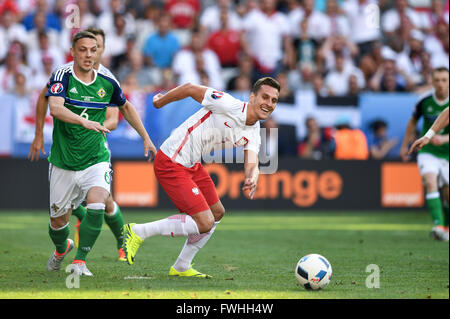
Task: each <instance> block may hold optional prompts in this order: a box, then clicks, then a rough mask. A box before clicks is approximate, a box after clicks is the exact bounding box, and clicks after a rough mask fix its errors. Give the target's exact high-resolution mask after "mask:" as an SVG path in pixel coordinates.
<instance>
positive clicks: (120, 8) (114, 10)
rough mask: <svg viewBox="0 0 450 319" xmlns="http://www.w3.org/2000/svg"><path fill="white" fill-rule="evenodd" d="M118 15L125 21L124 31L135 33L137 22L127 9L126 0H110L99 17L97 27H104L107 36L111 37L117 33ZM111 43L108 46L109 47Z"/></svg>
mask: <svg viewBox="0 0 450 319" xmlns="http://www.w3.org/2000/svg"><path fill="white" fill-rule="evenodd" d="M117 17H121V19H123V20H124V21H123V22H120V23H121V24H123V28H124V29H123V31H122V32H123V33H125V34H134V33H135V32H136V23H135V20H134V17H133V16H132V15H131V14H130V13H129V12H126V11H125V0H110V1H109V4H108V6H107V7H106V8H104V10H103V12H102V13H101V14H100V15H99V17H98V18H97V27H98V28H100V29H103V30H104V31H105V33H106V36H107V37H108V38H110V33H112V35H114V34H117V30H116V29H117ZM108 47H109V45H107V46H106V48H108Z"/></svg>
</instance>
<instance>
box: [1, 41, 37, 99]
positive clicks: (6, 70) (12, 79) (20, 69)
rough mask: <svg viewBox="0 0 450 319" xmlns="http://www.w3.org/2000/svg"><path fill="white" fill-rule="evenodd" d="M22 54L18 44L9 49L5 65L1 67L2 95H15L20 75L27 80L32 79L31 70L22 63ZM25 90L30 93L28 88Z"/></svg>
mask: <svg viewBox="0 0 450 319" xmlns="http://www.w3.org/2000/svg"><path fill="white" fill-rule="evenodd" d="M22 54H23V53H22V51H21V48H20V46H19V45H18V44H17V43H13V44H12V45H11V47H10V48H9V50H8V53H7V54H6V58H5V63H4V64H2V65H0V94H2V93H5V94H7V93H14V91H15V90H16V76H17V74H18V73H21V74H22V75H24V76H25V78H26V79H31V70H30V69H29V68H28V67H27V66H25V65H24V64H23V63H22ZM27 85H29V84H28V83H27ZM24 89H25V90H26V91H28V89H27V88H24Z"/></svg>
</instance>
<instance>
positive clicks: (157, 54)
mask: <svg viewBox="0 0 450 319" xmlns="http://www.w3.org/2000/svg"><path fill="white" fill-rule="evenodd" d="M171 21H172V19H171V17H170V15H168V14H163V15H161V16H160V17H159V20H158V31H157V32H155V33H154V34H152V35H151V36H150V37H149V38H148V39H147V40H146V41H145V44H144V46H143V48H142V52H143V54H144V57H145V64H146V65H153V66H156V67H158V68H170V67H171V65H172V61H173V57H174V56H175V54H176V53H177V52H178V51H179V50H180V44H179V42H178V38H177V37H176V36H175V34H174V33H173V32H171Z"/></svg>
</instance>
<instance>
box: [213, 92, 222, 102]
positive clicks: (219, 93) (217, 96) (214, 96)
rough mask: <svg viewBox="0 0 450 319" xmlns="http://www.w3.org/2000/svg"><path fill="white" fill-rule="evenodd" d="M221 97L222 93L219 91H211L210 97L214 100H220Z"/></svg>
mask: <svg viewBox="0 0 450 319" xmlns="http://www.w3.org/2000/svg"><path fill="white" fill-rule="evenodd" d="M222 96H223V92H220V91H213V92H212V93H211V97H212V98H213V99H214V100H218V99H220V98H221V97H222Z"/></svg>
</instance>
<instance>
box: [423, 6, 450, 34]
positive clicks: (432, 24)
mask: <svg viewBox="0 0 450 319" xmlns="http://www.w3.org/2000/svg"><path fill="white" fill-rule="evenodd" d="M447 3H448V2H447ZM422 22H423V29H424V30H425V32H426V33H433V32H434V30H435V29H436V28H437V25H438V23H440V22H444V23H445V24H447V25H448V24H449V12H448V7H447V8H445V7H444V2H443V1H442V0H431V10H430V11H427V12H423V13H422Z"/></svg>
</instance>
